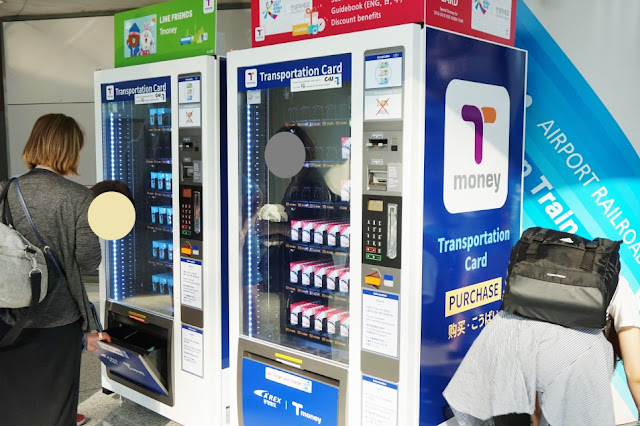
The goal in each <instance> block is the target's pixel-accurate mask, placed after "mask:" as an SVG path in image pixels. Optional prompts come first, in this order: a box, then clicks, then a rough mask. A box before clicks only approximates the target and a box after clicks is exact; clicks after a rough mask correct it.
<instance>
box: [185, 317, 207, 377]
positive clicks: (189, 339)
mask: <svg viewBox="0 0 640 426" xmlns="http://www.w3.org/2000/svg"><path fill="white" fill-rule="evenodd" d="M203 347H204V336H203V331H202V330H200V329H198V328H194V327H191V326H188V325H184V324H182V370H183V371H186V372H187V373H191V374H193V375H196V376H198V377H204V363H203V360H204V356H203Z"/></svg>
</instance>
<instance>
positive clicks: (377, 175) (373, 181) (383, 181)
mask: <svg viewBox="0 0 640 426" xmlns="http://www.w3.org/2000/svg"><path fill="white" fill-rule="evenodd" d="M368 173H369V178H368V189H369V190H374V191H386V190H387V174H388V173H387V168H386V167H379V168H374V167H373V166H370V167H369V171H368Z"/></svg>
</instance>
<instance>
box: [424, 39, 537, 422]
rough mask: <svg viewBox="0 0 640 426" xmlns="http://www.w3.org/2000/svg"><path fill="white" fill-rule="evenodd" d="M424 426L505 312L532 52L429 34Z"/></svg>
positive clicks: (436, 418)
mask: <svg viewBox="0 0 640 426" xmlns="http://www.w3.org/2000/svg"><path fill="white" fill-rule="evenodd" d="M426 37H427V43H426V46H427V47H426V57H427V60H426V63H427V70H426V118H425V172H424V218H423V220H424V221H423V223H424V225H423V262H422V269H423V272H422V344H421V348H422V353H421V357H420V359H421V366H420V401H421V402H420V425H433V426H435V425H438V424H440V423H442V422H444V421H445V420H448V418H449V417H451V413H450V412H448V406H447V403H446V401H445V399H444V397H443V396H442V392H443V391H444V389H445V387H446V386H447V384H448V383H449V381H450V380H451V377H452V376H453V374H454V373H455V371H456V369H457V367H458V365H459V364H460V362H461V361H462V358H463V357H464V355H465V354H466V352H467V350H468V349H469V347H470V346H471V344H472V343H473V341H474V340H475V338H476V337H477V336H478V334H479V333H480V332H481V331H482V329H483V328H484V327H485V326H486V325H487V324H488V323H489V322H490V321H491V320H492V319H493V317H494V316H495V314H496V313H497V312H498V311H499V309H500V303H501V299H502V292H503V290H504V283H505V278H506V272H507V265H508V263H509V254H510V252H511V248H512V246H513V244H515V242H516V241H517V240H518V238H519V236H520V217H521V216H520V215H521V201H522V187H521V182H522V157H523V121H524V98H525V67H526V53H525V52H524V51H520V50H516V49H513V48H509V47H505V46H501V45H497V44H493V43H487V42H484V41H480V40H477V39H472V38H468V37H464V36H460V35H456V34H453V33H449V32H445V31H441V30H437V29H434V28H428V29H427V35H426Z"/></svg>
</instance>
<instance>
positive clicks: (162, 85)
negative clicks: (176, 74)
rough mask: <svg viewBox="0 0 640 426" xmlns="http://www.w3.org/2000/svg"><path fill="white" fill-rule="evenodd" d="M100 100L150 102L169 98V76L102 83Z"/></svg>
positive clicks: (163, 100)
mask: <svg viewBox="0 0 640 426" xmlns="http://www.w3.org/2000/svg"><path fill="white" fill-rule="evenodd" d="M101 90H102V102H103V103H106V102H131V101H134V102H135V103H136V104H151V103H161V102H166V100H167V99H171V77H157V78H148V79H145V80H129V81H118V82H115V83H107V84H103V85H102V89H101Z"/></svg>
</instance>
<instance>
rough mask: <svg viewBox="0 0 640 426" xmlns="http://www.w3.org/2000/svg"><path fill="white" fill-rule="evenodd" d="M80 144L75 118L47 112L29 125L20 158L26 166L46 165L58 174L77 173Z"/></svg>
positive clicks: (81, 143)
mask: <svg viewBox="0 0 640 426" xmlns="http://www.w3.org/2000/svg"><path fill="white" fill-rule="evenodd" d="M83 145H84V137H83V135H82V129H80V126H78V123H77V122H76V120H74V119H73V118H71V117H68V116H66V115H64V114H47V115H43V116H42V117H40V118H38V120H37V121H36V124H34V125H33V129H32V130H31V136H29V140H28V141H27V144H26V145H25V147H24V151H22V160H23V161H24V162H25V163H26V164H27V167H28V168H29V170H32V169H33V168H35V167H36V166H46V167H50V168H51V169H53V170H54V171H55V172H57V173H60V174H61V175H68V174H69V173H73V174H74V175H77V174H78V162H79V160H80V150H81V149H82V147H83Z"/></svg>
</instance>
